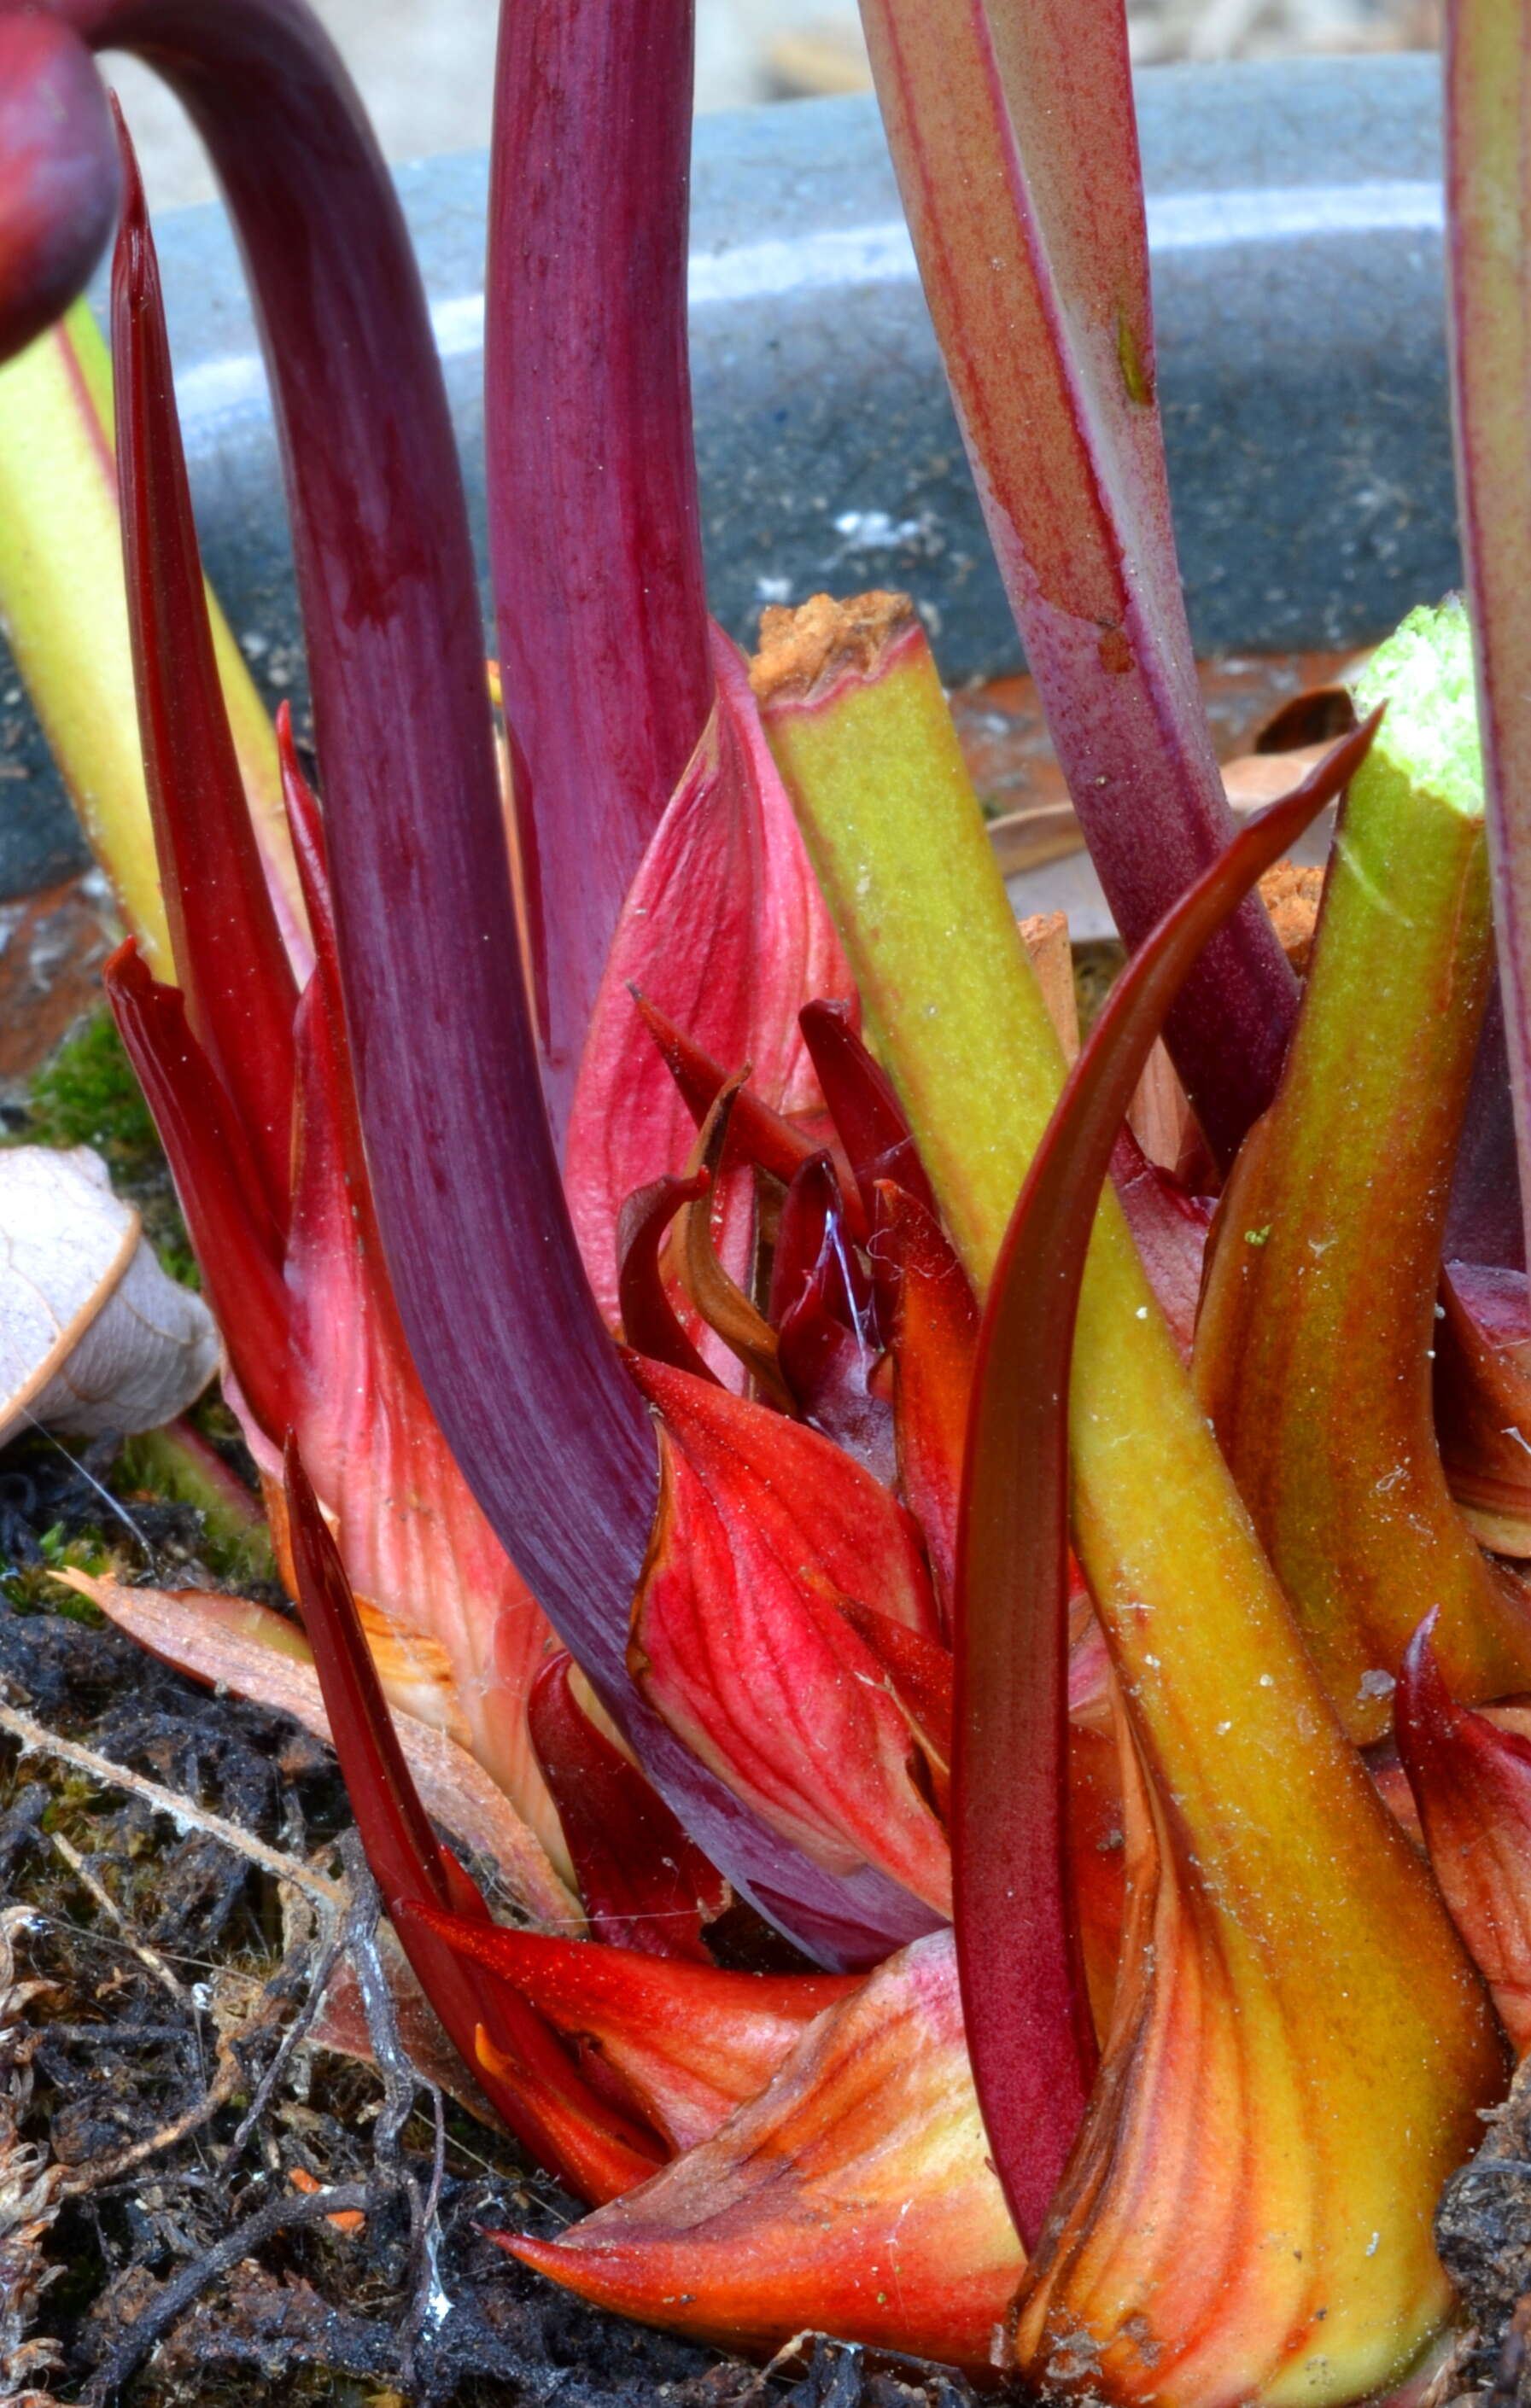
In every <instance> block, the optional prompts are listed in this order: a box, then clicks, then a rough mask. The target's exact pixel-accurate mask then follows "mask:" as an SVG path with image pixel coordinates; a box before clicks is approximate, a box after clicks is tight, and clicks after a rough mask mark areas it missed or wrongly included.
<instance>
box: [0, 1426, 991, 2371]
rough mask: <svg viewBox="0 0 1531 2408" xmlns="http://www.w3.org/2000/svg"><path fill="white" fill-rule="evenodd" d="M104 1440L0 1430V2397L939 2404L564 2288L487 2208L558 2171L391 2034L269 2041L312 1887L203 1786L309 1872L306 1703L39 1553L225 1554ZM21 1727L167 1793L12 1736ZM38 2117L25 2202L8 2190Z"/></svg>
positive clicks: (310, 1970) (320, 1766) (60, 1556)
mask: <svg viewBox="0 0 1531 2408" xmlns="http://www.w3.org/2000/svg"><path fill="white" fill-rule="evenodd" d="M113 1455H114V1450H113V1449H112V1448H111V1447H110V1446H109V1445H97V1446H95V1447H94V1448H92V1449H90V1450H89V1451H88V1452H87V1455H86V1459H85V1461H84V1462H83V1463H77V1462H76V1460H75V1459H74V1458H73V1457H72V1456H71V1455H68V1454H66V1453H65V1451H64V1450H62V1449H61V1448H59V1447H58V1446H57V1445H56V1444H54V1443H53V1442H51V1441H45V1440H42V1439H40V1438H34V1439H30V1440H27V1441H22V1442H19V1443H18V1444H17V1445H16V1446H14V1447H12V1448H11V1449H10V1450H8V1452H7V1453H6V1454H5V1455H0V1923H4V1924H5V1926H6V1928H7V1932H8V1937H9V1941H10V1944H11V1946H12V1947H13V1950H14V1954H15V1959H16V1964H15V1977H16V1982H17V1984H18V1985H27V1984H34V1983H35V1984H40V1985H45V1986H43V1987H41V1988H40V1989H38V1990H36V1991H35V1992H33V1993H32V1994H31V1995H25V1994H24V1992H23V1989H22V1987H18V1988H17V1989H16V1990H14V1991H13V1992H12V1994H11V1997H10V2000H9V2001H8V2002H7V2001H5V2000H0V2396H5V2397H9V2398H16V2397H18V2396H25V2393H26V2392H27V2391H30V2392H31V2394H32V2395H33V2396H34V2397H35V2398H36V2399H37V2400H39V2401H47V2400H50V2399H51V2400H55V2401H81V2402H91V2403H98V2402H99V2403H103V2408H104V2403H106V2402H107V2401H110V2400H121V2401H123V2402H124V2403H132V2408H224V2403H225V2402H228V2403H231V2408H232V2403H233V2402H235V2401H239V2402H241V2403H243V2402H246V2401H249V2400H250V2399H251V2398H252V2396H256V2397H258V2398H259V2399H260V2400H261V2401H263V2402H268V2403H272V2408H284V2403H289V2402H290V2403H293V2408H297V2404H298V2403H307V2402H311V2401H312V2402H319V2401H336V2402H345V2403H347V2408H350V2403H355V2408H362V2403H367V2408H396V2403H400V2404H401V2403H403V2402H406V2401H409V2402H420V2403H430V2408H447V2403H460V2408H477V2403H484V2408H487V2403H490V2402H495V2403H500V2402H504V2403H521V2402H527V2403H533V2402H537V2403H541V2402H542V2401H548V2402H552V2401H557V2402H558V2403H559V2408H628V2403H632V2408H637V2403H640V2402H642V2403H645V2408H646V2403H650V2402H661V2401H662V2402H664V2403H665V2408H735V2403H739V2408H743V2403H744V2402H745V2401H749V2402H758V2403H760V2408H766V2404H767V2403H776V2402H780V2403H786V2402H791V2403H793V2408H966V2403H968V2402H970V2401H972V2398H973V2395H972V2393H971V2392H970V2391H969V2388H968V2386H967V2385H966V2384H965V2383H964V2382H962V2381H961V2379H960V2377H956V2376H953V2375H951V2374H949V2373H947V2372H944V2371H943V2370H940V2369H929V2370H926V2369H922V2368H919V2367H917V2366H916V2365H914V2364H912V2363H899V2362H890V2361H887V2360H880V2361H874V2360H871V2359H869V2358H868V2357H867V2356H866V2354H864V2353H862V2352H861V2351H859V2350H856V2349H851V2348H846V2347H844V2346H842V2345H840V2344H837V2343H830V2342H826V2341H822V2340H815V2339H808V2340H805V2342H804V2343H803V2344H802V2347H801V2348H800V2349H799V2350H798V2351H797V2352H796V2353H795V2354H794V2355H793V2356H792V2358H790V2359H789V2360H787V2361H784V2362H783V2363H782V2364H781V2365H780V2366H779V2368H777V2369H776V2370H775V2371H773V2372H763V2371H762V2370H760V2369H759V2368H757V2367H754V2366H750V2365H746V2364H745V2363H744V2362H743V2361H741V2360H739V2359H735V2358H727V2357H724V2356H722V2355H720V2354H718V2353H715V2352H713V2351H710V2350H706V2349H701V2348H697V2347H692V2346H689V2345H687V2344H686V2343H680V2342H677V2341H673V2340H671V2339H669V2338H668V2337H666V2336H664V2335H662V2334H658V2333H655V2332H651V2331H648V2330H647V2329H643V2328H641V2327H639V2326H636V2325H632V2324H629V2323H628V2322H626V2321H625V2320H624V2319H622V2318H619V2317H614V2316H609V2315H601V2314H599V2313H598V2312H596V2311H593V2310H591V2309H588V2308H586V2307H585V2306H583V2305H582V2304H581V2303H580V2302H579V2301H577V2300H573V2299H571V2298H570V2297H569V2296H568V2295H567V2294H565V2293H563V2292H560V2291H558V2290H557V2289H556V2287H555V2286H552V2285H551V2284H549V2283H547V2282H545V2281H544V2280H543V2279H542V2277H541V2276H539V2275H536V2274H533V2273H532V2272H529V2271H528V2270H527V2269H525V2268H522V2267H520V2266H518V2265H517V2264H516V2263H515V2261H514V2260H513V2259H512V2258H510V2257H507V2256H506V2255H505V2253H504V2252H503V2251H502V2250H500V2249H498V2247H497V2246H496V2245H495V2244H494V2243H493V2242H492V2241H491V2240H489V2239H488V2238H487V2237H486V2234H487V2233H488V2232H489V2231H492V2230H494V2229H497V2228H502V2229H511V2230H516V2229H522V2230H531V2231H535V2232H540V2233H548V2232H552V2231H556V2230H557V2229H560V2228H561V2227H562V2226H563V2225H564V2224H566V2223H567V2222H568V2221H570V2220H571V2218H572V2217H573V2216H574V2215H575V2214H578V2209H577V2208H576V2206H575V2205H574V2203H573V2202H572V2201H571V2200H568V2199H566V2198H565V2197H563V2196H562V2195H561V2194H560V2193H559V2192H558V2191H557V2190H556V2188H555V2187H554V2186H552V2185H550V2184H549V2183H547V2182H546V2181H545V2180H544V2179H543V2178H542V2177H541V2176H539V2175H536V2174H534V2173H530V2172H528V2171H527V2168H526V2166H525V2165H524V2163H523V2162H522V2161H521V2159H520V2158H519V2157H518V2155H517V2152H516V2150H515V2147H514V2145H513V2143H511V2142H510V2141H509V2140H508V2139H506V2138H504V2137H503V2136H501V2135H498V2134H497V2133H495V2132H493V2131H490V2130H486V2129H485V2128H484V2127H483V2126H481V2125H480V2124H478V2123H477V2122H476V2121H474V2120H473V2119H472V2118H471V2117H470V2116H469V2115H468V2114H466V2113H465V2112H464V2111H463V2110H462V2109H460V2108H459V2107H457V2106H456V2105H455V2104H454V2103H453V2102H452V2101H451V2100H445V2101H443V2100H441V2099H440V2096H439V2094H437V2093H436V2092H434V2091H433V2090H431V2089H430V2088H429V2086H428V2085H426V2084H425V2083H423V2082H422V2081H420V2080H419V2079H418V2078H417V2077H416V2076H415V2075H414V2073H413V2071H412V2068H411V2067H410V2066H409V2064H408V2063H407V2061H406V2060H405V2059H404V2058H403V2057H402V2056H401V2055H400V2053H399V2051H398V2047H397V2031H390V2030H389V2029H388V2028H383V2030H382V2031H381V2032H379V2031H377V2030H374V2034H373V2039H374V2043H375V2046H376V2050H377V2054H378V2055H379V2056H380V2057H382V2058H383V2063H384V2066H385V2068H386V2071H379V2068H378V2066H377V2065H376V2064H368V2063H363V2062H361V2061H359V2060H358V2059H357V2058H355V2057H351V2056H346V2055H341V2054H339V2053H337V2052H336V2051H334V2050H333V2049H331V2048H328V2047H323V2046H314V2047H296V2048H294V2049H292V2050H291V2052H290V2053H289V2054H288V2055H287V2056H286V2057H285V2060H284V2061H279V2055H280V2052H282V2043H283V2035H284V2033H287V2032H289V2031H290V2028H291V2027H292V2026H293V2024H294V2022H295V2020H296V2018H297V2017H298V2016H299V2015H301V2014H302V2013H303V2012H304V2009H305V2005H306V2002H307V2001H308V2000H310V1998H311V1993H312V1992H313V1990H314V1986H315V1984H314V1975H315V1973H316V1971H317V1970H318V1968H319V1964H320V1960H321V1958H322V1957H323V1955H324V1934H323V1933H322V1932H321V1930H320V1928H319V1922H320V1918H319V1917H318V1915H317V1914H315V1912H314V1911H313V1910H312V1908H311V1906H306V1905H305V1902H304V1899H303V1898H302V1896H301V1894H300V1893H299V1892H298V1891H297V1890H296V1888H295V1886H294V1885H293V1884H292V1883H291V1882H287V1881H283V1880H282V1879H280V1878H279V1877H278V1874H277V1872H276V1871H273V1870H272V1869H271V1867H270V1865H269V1864H264V1865H263V1864H262V1863H259V1862H256V1861H253V1859H252V1858H251V1857H250V1856H246V1855H245V1854H244V1853H243V1852H242V1851H241V1850H240V1849H239V1848H238V1847H237V1846H235V1845H231V1844H225V1842H224V1840H222V1839H221V1838H219V1837H218V1836H217V1835H216V1834H215V1833H214V1832H212V1831H209V1829H208V1828H204V1818H213V1817H217V1818H222V1819H223V1821H224V1823H225V1824H227V1825H232V1826H236V1827H238V1829H239V1830H240V1831H242V1832H248V1833H251V1834H253V1835H254V1836H255V1838H256V1839H257V1840H258V1841H259V1842H264V1843H265V1844H266V1847H267V1850H268V1851H271V1852H275V1853H276V1854H277V1855H278V1856H280V1857H281V1858H285V1859H289V1860H296V1863H297V1864H298V1865H299V1866H304V1867H309V1868H311V1869H319V1868H324V1869H325V1871H327V1872H328V1873H329V1874H331V1875H333V1874H334V1872H335V1871H336V1867H337V1860H338V1858H337V1842H338V1840H339V1838H340V1835H343V1833H344V1832H345V1830H346V1828H347V1825H348V1822H349V1816H348V1813H347V1809H346V1802H345V1797H344V1792H343V1790H342V1788H341V1785H340V1782H339V1775H338V1773H337V1771H336V1769H335V1765H334V1760H333V1758H332V1756H330V1754H329V1751H328V1750H327V1749H325V1748H324V1747H322V1746H320V1745H319V1744H318V1743H317V1742H314V1741H313V1740H311V1738H310V1737H309V1736H308V1735H307V1734H305V1733H303V1732H301V1731H299V1730H297V1729H296V1728H295V1727H294V1726H293V1725H292V1724H290V1723H288V1722H286V1721H285V1720H283V1719H282V1717H280V1716H277V1715H273V1714H270V1713H265V1712H263V1711H262V1710H260V1709H258V1708H255V1707H252V1706H249V1705H246V1704H244V1703H242V1702H241V1701H239V1700H237V1699H232V1698H229V1697H225V1696H218V1695H215V1694H212V1693H210V1692H209V1691H207V1690H204V1689H199V1688H197V1687H196V1686H195V1685H194V1684H192V1683H190V1682H188V1681H186V1680H184V1679H182V1678H181V1675H179V1674H178V1673H175V1672H173V1671H171V1670H169V1669H168V1668H166V1666H163V1665H161V1664H158V1663H156V1662H155V1661H154V1660H153V1659H152V1657H149V1656H145V1655H144V1654H143V1653H142V1652H141V1651H140V1650H139V1649H137V1647H135V1646H134V1645H133V1644H132V1643H131V1641H128V1640H126V1639H125V1638H124V1637H123V1636H122V1634H120V1633H119V1632H117V1631H116V1630H114V1629H112V1628H111V1627H109V1626H108V1625H106V1624H104V1623H102V1622H101V1620H100V1618H99V1617H98V1616H97V1615H95V1614H94V1611H93V1610H92V1609H90V1608H88V1607H85V1606H83V1605H80V1604H79V1603H78V1602H77V1601H75V1600H73V1599H71V1598H69V1597H68V1596H67V1595H66V1593H65V1591H63V1590H62V1589H61V1588H59V1587H58V1586H57V1584H54V1583H52V1582H51V1581H50V1580H48V1578H47V1577H46V1575H47V1570H48V1568H49V1566H50V1565H51V1564H56V1563H58V1562H60V1561H62V1560H66V1559H70V1560H76V1561H86V1562H90V1563H93V1564H94V1565H95V1566H96V1567H97V1568H104V1559H105V1558H106V1557H108V1555H109V1557H110V1558H111V1560H112V1562H113V1568H114V1569H115V1570H117V1571H118V1573H119V1575H120V1576H123V1577H133V1576H135V1574H136V1575H137V1577H139V1578H144V1577H149V1578H152V1579H155V1580H157V1581H159V1582H161V1583H162V1584H163V1583H166V1582H168V1583H169V1584H176V1585H184V1584H193V1585H217V1584H219V1582H218V1576H217V1570H216V1566H215V1565H209V1562H208V1560H207V1555H206V1553H205V1552H204V1538H205V1534H204V1532H203V1530H202V1527H201V1524H200V1518H199V1516H198V1515H197V1514H196V1513H195V1512H194V1511H193V1510H192V1509H189V1508H186V1507H182V1506H176V1505H159V1504H155V1503H153V1502H152V1501H147V1500H145V1499H144V1498H142V1497H141V1496H134V1497H133V1498H131V1499H130V1501H129V1502H128V1503H127V1505H126V1511H127V1512H128V1513H129V1514H130V1516H131V1519H132V1522H133V1524H134V1526H135V1529H136V1532H137V1536H136V1537H135V1536H133V1535H132V1534H130V1532H129V1531H128V1530H127V1529H126V1527H124V1526H123V1524H122V1523H121V1522H120V1521H118V1520H117V1518H116V1515H115V1513H114V1511H113V1509H112V1507H111V1506H110V1505H109V1504H108V1502H107V1501H106V1500H105V1499H104V1498H103V1496H102V1493H101V1492H102V1489H103V1488H106V1489H108V1490H109V1487H110V1483H111V1476H112V1466H113ZM208 1552H212V1551H211V1550H209V1551H208ZM61 1607H62V1610H61ZM38 1730H40V1731H41V1732H42V1733H43V1734H45V1735H46V1736H47V1737H48V1738H50V1739H51V1740H55V1741H60V1742H65V1743H66V1744H67V1743H70V1742H73V1743H75V1745H76V1746H77V1747H78V1748H79V1749H83V1750H84V1751H86V1752H87V1754H88V1756H89V1757H91V1758H98V1759H101V1760H103V1762H104V1764H105V1765H106V1766H108V1767H110V1766H115V1767H118V1768H120V1769H122V1770H125V1771H126V1772H128V1773H130V1774H135V1775H137V1776H140V1777H141V1779H142V1780H143V1781H144V1782H145V1783H147V1784H152V1785H154V1787H155V1788H156V1789H158V1790H161V1791H166V1792H169V1793H172V1794H173V1795H174V1796H175V1797H177V1798H178V1799H182V1800H184V1801H187V1803H188V1807H189V1809H190V1810H191V1811H188V1812H187V1813H185V1814H184V1815H183V1816H182V1817H181V1819H180V1821H179V1822H178V1820H177V1819H176V1818H174V1817H172V1816H171V1815H170V1814H168V1813H166V1812H165V1811H163V1809H161V1808H160V1807H159V1806H158V1805H156V1804H155V1803H154V1802H153V1801H152V1799H150V1798H148V1797H146V1796H144V1795H142V1794H139V1793H137V1792H135V1791H133V1790H130V1789H123V1788H120V1787H115V1786H113V1785H112V1784H111V1781H110V1778H109V1773H104V1772H100V1771H97V1770H94V1768H93V1767H92V1766H91V1765H90V1764H89V1763H88V1762H87V1763H82V1762H81V1761H80V1760H79V1758H78V1757H77V1758H76V1759H74V1760H72V1761H71V1760H68V1759H66V1758H64V1757H61V1756H59V1755H57V1754H55V1753H51V1752H50V1751H49V1748H48V1747H47V1746H46V1745H43V1744H41V1743H34V1744H33V1745H31V1746H30V1747H28V1746H27V1744H26V1741H27V1738H28V1735H29V1733H31V1734H32V1735H33V1736H34V1738H35V1737H36V1732H37V1731H38ZM354 1870H357V1869H355V1868H354ZM360 1878H361V1879H362V1880H363V1881H364V1882H365V1873H364V1872H363V1873H361V1875H360ZM353 1922H354V1914H353V1916H352V1917H349V1918H348V1921H347V1926H346V1929H347V1932H348V1933H350V1932H351V1928H352V1923H353ZM361 1926H362V1930H361V1938H360V1939H359V1940H358V1941H357V1943H356V1944H357V1945H359V1946H361V1947H363V1948H364V1949H369V1948H370V1945H371V1943H370V1942H369V1941H368V1939H367V1936H366V1932H367V1928H369V1927H368V1922H367V1917H366V1916H365V1915H363V1917H362V1919H361ZM374 1961H375V1963H376V1965H377V1966H379V1967H381V1958H378V1959H376V1960H374ZM388 2020H389V2019H388V2017H387V2016H386V2015H385V2016H384V2024H385V2025H386V2024H387V2022H388ZM273 2076H274V2079H273V2078H272V2077H273ZM34 2146H35V2147H36V2149H37V2150H39V2151H40V2152H42V2153H44V2155H45V2158H46V2165H45V2170H44V2172H43V2174H42V2176H41V2182H40V2187H38V2186H34V2187H33V2189H32V2190H31V2191H30V2193H29V2194H28V2196H29V2197H30V2198H31V2200H32V2201H33V2202H34V2205H35V2206H36V2205H38V2204H39V2203H40V2207H41V2212H40V2213H39V2214H36V2216H35V2217H34V2219H33V2221H34V2222H35V2223H36V2226H37V2229H36V2231H35V2232H33V2231H32V2230H31V2228H30V2226H29V2225H28V2224H27V2222H26V2220H25V2218H24V2217H23V2218H22V2219H20V2220H18V2218H17V2216H16V2213H15V2193H16V2191H17V2187H18V2179H19V2176H20V2175H21V2174H25V2173H29V2172H30V2171H32V2161H31V2159H30V2158H29V2157H28V2156H27V2152H28V2150H29V2148H31V2147H34ZM7 2151H8V2153H9V2155H8V2163H7ZM7 2171H8V2175H9V2177H10V2178H11V2179H10V2184H9V2188H8V2189H7ZM7 2209H8V2210H9V2211H10V2213H9V2214H8V2216H7ZM332 2216H334V2217H336V2218H337V2220H336V2221H335V2222H331V2221H330V2218H331V2217H332Z"/></svg>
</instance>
